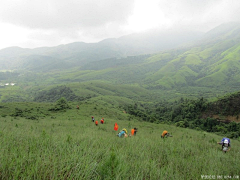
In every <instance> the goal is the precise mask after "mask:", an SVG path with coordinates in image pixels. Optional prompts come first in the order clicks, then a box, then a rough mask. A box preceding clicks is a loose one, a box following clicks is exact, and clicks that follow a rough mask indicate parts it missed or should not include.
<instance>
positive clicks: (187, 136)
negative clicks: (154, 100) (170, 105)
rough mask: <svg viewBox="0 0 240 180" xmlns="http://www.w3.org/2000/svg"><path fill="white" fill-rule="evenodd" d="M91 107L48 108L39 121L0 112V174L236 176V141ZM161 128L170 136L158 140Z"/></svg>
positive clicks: (23, 176) (238, 155)
mask: <svg viewBox="0 0 240 180" xmlns="http://www.w3.org/2000/svg"><path fill="white" fill-rule="evenodd" d="M32 106H33V105H32ZM37 106H38V105H36V107H37ZM33 108H35V107H34V106H33ZM0 109H3V108H0ZM87 109H89V110H87ZM90 109H91V108H90V107H88V106H87V105H85V106H82V107H81V108H80V110H79V111H77V110H76V109H74V108H73V109H70V110H67V111H66V112H54V113H53V112H49V115H47V116H45V117H44V116H41V117H39V118H38V119H37V120H30V119H25V118H22V117H11V116H9V115H6V114H5V115H4V116H0V179H209V178H212V179H213V177H215V179H220V178H221V177H222V179H226V178H227V177H230V176H231V179H239V178H240V177H239V176H240V166H239V162H240V151H239V149H240V142H239V141H238V140H232V139H231V145H232V149H231V151H229V152H227V153H223V152H222V151H221V146H220V145H218V144H217V142H218V141H220V140H221V139H222V137H221V136H218V135H215V134H211V133H206V132H201V131H194V130H191V129H183V128H178V127H175V126H171V125H167V124H151V123H146V122H140V121H137V120H135V119H131V118H130V119H131V120H127V117H128V116H127V115H122V116H118V118H115V117H114V116H112V115H111V114H110V113H107V112H106V111H105V113H106V114H100V113H99V111H97V110H95V111H94V109H93V110H92V111H91V110H90ZM39 111H43V110H41V108H40V110H39ZM9 112H10V111H9ZM1 114H2V111H1ZM91 116H94V117H95V119H96V120H100V119H101V118H102V116H103V117H104V118H105V124H99V126H95V124H94V123H93V122H91ZM115 122H117V123H118V125H119V130H121V129H122V128H126V129H127V130H128V131H129V132H130V130H131V128H134V127H137V128H138V132H137V135H136V136H134V137H128V138H118V137H117V136H116V134H117V132H116V131H114V130H113V127H114V123H115ZM163 130H168V131H169V132H170V133H171V134H172V135H173V137H169V138H165V139H161V138H160V135H161V133H162V131H163Z"/></svg>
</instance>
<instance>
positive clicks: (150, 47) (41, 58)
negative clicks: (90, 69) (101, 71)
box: [0, 30, 203, 71]
mask: <svg viewBox="0 0 240 180" xmlns="http://www.w3.org/2000/svg"><path fill="white" fill-rule="evenodd" d="M202 36H203V33H201V32H192V31H178V30H175V31H169V32H159V31H150V32H145V33H139V34H131V35H127V36H123V37H120V38H115V39H105V40H103V41H100V42H98V43H84V42H75V43H70V44H66V45H59V46H56V47H41V48H34V49H28V48H20V47H9V48H5V49H2V50H0V70H13V69H14V70H19V69H28V70H31V69H34V70H37V69H39V70H40V71H49V70H51V68H47V69H45V67H46V65H47V64H49V66H51V64H56V65H55V66H54V67H55V68H56V69H64V68H70V67H76V66H82V65H84V64H86V63H89V62H92V61H99V60H102V59H108V58H122V57H127V56H137V55H142V54H152V53H157V52H160V51H163V50H169V49H174V48H177V47H179V46H180V45H182V44H185V43H189V42H192V41H195V40H197V39H199V38H201V37H202ZM60 64H63V66H61V65H60ZM65 65H67V66H65ZM34 66H38V67H37V68H36V67H34ZM53 70H54V69H53Z"/></svg>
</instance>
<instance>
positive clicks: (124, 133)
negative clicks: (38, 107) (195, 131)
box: [92, 116, 231, 153]
mask: <svg viewBox="0 0 240 180" xmlns="http://www.w3.org/2000/svg"><path fill="white" fill-rule="evenodd" d="M92 122H95V125H96V126H98V121H95V119H94V117H93V116H92ZM100 122H101V124H103V123H104V118H102V119H101V120H100ZM114 130H115V131H117V130H118V125H117V123H115V124H114ZM137 132H138V129H137V128H136V127H135V128H133V129H131V133H130V134H128V131H127V129H126V128H123V129H122V130H121V131H120V132H119V133H118V134H117V136H118V137H120V138H122V137H125V138H126V137H131V136H136V134H137ZM167 137H172V135H171V134H170V133H169V132H168V131H166V130H164V131H163V132H162V134H161V138H167ZM217 143H218V144H220V145H222V151H223V152H225V153H226V152H227V151H230V149H231V145H230V139H229V138H226V137H224V138H223V139H222V140H221V142H217Z"/></svg>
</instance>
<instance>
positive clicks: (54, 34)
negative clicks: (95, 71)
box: [0, 0, 240, 49]
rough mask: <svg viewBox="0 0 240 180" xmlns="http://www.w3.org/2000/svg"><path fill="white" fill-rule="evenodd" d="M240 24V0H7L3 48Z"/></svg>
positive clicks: (0, 11) (2, 12) (2, 8)
mask: <svg viewBox="0 0 240 180" xmlns="http://www.w3.org/2000/svg"><path fill="white" fill-rule="evenodd" d="M239 20H240V0H1V1H0V49H2V48H6V47H10V46H19V47H23V48H35V47H42V46H56V45H60V44H67V43H71V42H80V41H81V42H98V41H100V40H103V39H106V38H118V37H120V36H123V35H127V34H131V33H135V32H138V33H139V32H144V31H147V30H151V29H153V28H158V29H161V30H167V29H169V28H180V27H184V28H191V29H193V30H201V31H204V32H206V31H208V30H210V29H211V28H214V27H216V26H217V25H219V24H221V23H225V22H229V21H239Z"/></svg>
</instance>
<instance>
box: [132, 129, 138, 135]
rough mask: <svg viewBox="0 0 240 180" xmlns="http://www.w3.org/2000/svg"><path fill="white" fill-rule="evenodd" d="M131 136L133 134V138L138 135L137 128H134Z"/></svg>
mask: <svg viewBox="0 0 240 180" xmlns="http://www.w3.org/2000/svg"><path fill="white" fill-rule="evenodd" d="M131 134H132V136H136V134H137V128H133V129H132V130H131Z"/></svg>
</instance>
